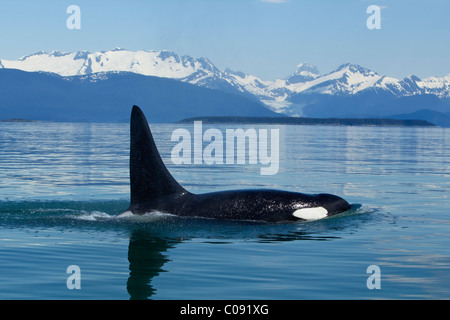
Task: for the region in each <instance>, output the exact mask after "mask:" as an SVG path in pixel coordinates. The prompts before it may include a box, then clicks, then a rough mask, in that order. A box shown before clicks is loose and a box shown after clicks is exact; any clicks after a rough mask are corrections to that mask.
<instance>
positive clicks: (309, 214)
mask: <svg viewBox="0 0 450 320" xmlns="http://www.w3.org/2000/svg"><path fill="white" fill-rule="evenodd" d="M293 215H294V217H297V218H300V219H304V220H318V219H322V218H325V217H327V215H328V211H327V209H325V208H324V207H315V208H302V209H298V210H295V211H294V213H293Z"/></svg>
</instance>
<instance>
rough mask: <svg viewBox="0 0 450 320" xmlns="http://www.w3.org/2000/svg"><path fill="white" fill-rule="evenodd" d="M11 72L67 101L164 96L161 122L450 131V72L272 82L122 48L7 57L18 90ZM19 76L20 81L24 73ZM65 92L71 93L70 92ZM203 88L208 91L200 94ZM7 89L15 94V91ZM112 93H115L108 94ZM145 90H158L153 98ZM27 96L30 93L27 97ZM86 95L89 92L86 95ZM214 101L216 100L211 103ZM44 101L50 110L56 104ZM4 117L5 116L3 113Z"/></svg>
mask: <svg viewBox="0 0 450 320" xmlns="http://www.w3.org/2000/svg"><path fill="white" fill-rule="evenodd" d="M2 69H4V70H2ZM10 69H18V70H22V71H26V73H23V74H20V77H24V78H27V77H31V78H33V77H35V76H30V73H36V72H37V73H40V76H42V77H50V78H52V79H53V82H54V81H56V80H55V79H58V80H59V81H61V85H58V88H57V89H56V88H54V90H55V92H60V91H59V90H62V91H61V96H64V90H69V89H70V90H75V89H74V88H70V86H76V87H77V90H81V88H82V89H83V90H87V91H90V92H89V94H90V95H91V97H92V102H95V103H100V104H101V100H99V99H98V97H100V96H102V95H106V96H107V95H108V94H110V95H111V96H112V98H111V99H110V100H113V102H115V104H118V103H125V102H126V101H128V100H129V101H138V100H139V101H140V102H141V103H143V104H144V105H145V103H146V102H149V100H148V99H150V100H151V102H152V103H153V100H154V99H153V98H154V95H160V97H159V98H158V99H160V101H159V102H158V103H159V105H160V106H161V108H162V110H161V111H164V112H165V113H166V114H167V116H162V115H161V116H159V118H158V120H160V121H169V120H180V119H177V117H178V116H180V117H181V116H182V115H183V116H184V115H188V114H189V116H208V115H227V116H231V115H242V116H249V115H254V116H271V115H276V114H278V115H285V116H306V117H319V118H320V117H322V118H323V117H337V118H345V117H355V118H363V117H375V118H377V117H384V118H394V119H420V120H428V121H431V122H434V123H436V124H438V125H441V126H450V74H449V75H447V76H445V77H429V78H426V79H420V78H418V77H416V76H414V75H411V76H409V77H406V78H404V79H397V78H394V77H390V76H387V75H380V74H378V73H376V72H375V71H372V70H369V69H367V68H365V67H362V66H359V65H355V64H350V63H347V64H342V65H341V66H338V67H337V68H336V70H333V71H331V72H329V73H326V74H321V73H320V72H319V70H318V68H317V67H315V66H312V65H310V64H308V63H306V62H305V63H301V64H299V65H298V66H297V68H296V69H295V71H294V72H293V73H292V74H291V75H289V76H287V77H286V78H284V79H275V80H272V81H266V80H262V79H259V78H258V77H256V76H253V75H250V74H246V73H244V72H240V71H232V70H230V69H225V70H223V71H222V70H220V69H218V68H217V67H216V66H215V65H214V64H213V63H212V62H211V61H210V60H209V59H207V58H193V57H191V56H187V55H184V56H179V55H177V54H176V53H174V52H171V51H167V50H162V51H146V50H139V51H129V50H125V49H120V48H115V49H113V50H109V51H101V52H92V53H91V52H87V51H78V52H59V51H52V52H50V53H46V52H43V51H41V52H38V53H35V54H31V55H28V56H25V57H22V58H20V59H18V60H3V59H2V60H0V82H1V83H0V84H2V83H4V84H5V85H6V86H7V87H8V86H11V84H8V80H7V79H6V78H5V76H2V72H1V71H3V72H6V70H10ZM42 73H45V74H42ZM15 76H18V77H19V75H18V74H15ZM36 77H38V76H36ZM2 78H3V81H1V80H2ZM149 79H151V80H149ZM169 80H171V81H169ZM41 81H42V79H41ZM161 81H162V82H161ZM156 83H158V85H156ZM115 85H122V86H125V87H126V88H128V89H129V90H128V91H127V90H125V89H118V88H116V87H115ZM151 85H152V86H156V87H157V88H158V90H154V89H151V88H150V87H149V86H151ZM30 86H32V84H30ZM65 86H66V87H67V88H65V89H62V87H65ZM172 86H175V87H176V88H177V89H176V92H173V91H172V90H173V89H171V88H172ZM93 88H95V90H94V89H93ZM99 88H101V89H99ZM137 88H140V90H142V91H139V90H137ZM200 88H201V89H203V90H206V91H198V90H201V89H200ZM1 90H2V91H3V93H4V94H6V95H8V92H7V88H4V89H1ZM77 90H75V91H72V92H77ZM93 90H94V91H93ZM102 90H103V91H102ZM107 90H111V91H110V92H109V93H108V92H107ZM117 90H118V91H121V92H122V93H121V97H120V98H117V97H116V98H114V96H117V94H118V93H117V92H116V91H117ZM130 90H132V91H133V95H131V93H129V92H130ZM180 90H181V91H182V92H184V93H186V92H190V91H191V90H193V91H195V93H194V94H193V96H183V95H181V96H179V94H180ZM145 91H152V92H153V96H150V95H149V94H147V93H145ZM165 91H167V92H172V94H169V96H172V97H171V99H172V100H174V99H175V100H176V97H174V96H176V95H178V97H179V99H178V100H179V101H178V102H177V103H172V104H171V105H172V107H171V109H170V108H169V109H170V110H172V111H173V112H175V110H179V111H177V112H176V114H173V113H171V112H168V109H167V108H166V110H163V109H164V107H163V105H164V101H165V100H164V99H165V95H164V94H163V93H164V92H165ZM24 94H28V93H27V92H25V91H24ZM78 94H86V93H85V92H84V91H83V92H78ZM35 95H36V97H35V99H37V98H39V93H38V92H35ZM69 95H70V96H72V97H73V98H74V99H75V100H77V99H81V98H80V97H78V96H77V95H75V96H74V94H73V93H69ZM204 95H206V96H208V98H205V96H204ZM94 96H96V97H94ZM97 96H98V97H97ZM194 96H195V99H197V100H198V101H197V103H196V106H195V107H194V106H192V104H193V101H188V100H187V99H194ZM214 96H215V98H213V97H214ZM219 96H220V99H222V100H221V101H222V102H221V101H220V99H219V98H218V97H219ZM1 97H3V98H0V103H1V104H3V105H5V103H4V102H3V101H5V100H4V98H5V96H3V94H2V96H1ZM86 97H87V96H85V98H84V100H85V101H84V102H82V101H78V102H77V103H79V104H83V103H87V102H88V100H89V99H87V98H86ZM152 97H153V98H152ZM200 97H203V98H201V99H200ZM103 98H104V97H103ZM42 99H43V98H42ZM199 99H200V100H199ZM210 99H212V100H214V102H212V101H209V100H210ZM230 99H231V100H230ZM2 100H3V101H2ZM38 100H39V99H38ZM62 101H65V100H64V99H63V100H62ZM106 101H107V100H106ZM208 101H209V102H208ZM236 101H239V103H237V102H236ZM42 103H43V104H44V105H45V103H48V102H45V101H42ZM230 103H235V105H234V106H233V105H231V104H230ZM236 103H237V104H236ZM1 104H0V108H2V105H1ZM129 104H130V103H128V104H127V105H129ZM7 105H8V106H10V107H9V108H10V109H11V108H13V109H14V104H13V103H12V102H11V101H10V103H9V104H7ZM105 108H106V107H105ZM117 108H119V107H117ZM177 108H179V109H177ZM156 109H157V108H156V107H155V108H154V111H155V112H154V113H155V116H157V115H158V114H159V113H158V112H156V111H157V110H156ZM191 109H192V110H191ZM189 110H191V111H192V112H189ZM180 111H181V112H180ZM164 112H163V113H164ZM236 112H237V113H239V112H242V114H236ZM9 115H12V114H9ZM0 116H2V117H4V116H5V115H2V114H1V113H0ZM178 118H179V117H178Z"/></svg>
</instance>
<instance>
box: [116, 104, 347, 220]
mask: <svg viewBox="0 0 450 320" xmlns="http://www.w3.org/2000/svg"><path fill="white" fill-rule="evenodd" d="M130 132H131V137H130V186H131V201H130V207H129V208H128V210H127V211H126V212H124V213H122V214H120V215H119V217H123V216H128V215H130V214H138V215H141V214H145V213H150V212H164V213H170V214H174V215H179V216H190V217H206V218H215V219H227V220H257V221H267V222H277V221H293V220H316V219H321V218H325V217H329V216H332V215H336V214H338V213H342V212H345V211H347V210H349V209H350V204H349V203H348V202H347V201H345V200H344V199H342V198H340V197H338V196H335V195H331V194H302V193H296V192H288V191H280V190H265V189H261V190H230V191H221V192H212V193H204V194H194V193H191V192H189V191H187V190H186V189H184V188H183V187H182V186H181V185H180V184H179V183H178V182H177V181H176V180H175V179H174V177H173V176H172V175H171V174H170V172H169V171H168V170H167V168H166V166H165V165H164V163H163V161H162V159H161V156H160V154H159V152H158V150H157V148H156V145H155V142H154V140H153V137H152V134H151V131H150V127H149V125H148V123H147V120H146V118H145V116H144V114H143V112H142V110H141V109H140V108H139V107H137V106H134V107H133V111H132V113H131V124H130Z"/></svg>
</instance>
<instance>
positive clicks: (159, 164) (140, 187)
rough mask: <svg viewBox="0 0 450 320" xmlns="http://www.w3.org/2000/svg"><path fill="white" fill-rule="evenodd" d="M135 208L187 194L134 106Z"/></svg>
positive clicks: (132, 166) (132, 168) (132, 183)
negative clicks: (172, 173) (168, 166)
mask: <svg viewBox="0 0 450 320" xmlns="http://www.w3.org/2000/svg"><path fill="white" fill-rule="evenodd" d="M130 133H131V135H130V188H131V206H133V205H138V204H140V203H145V202H149V201H152V200H155V199H158V198H161V197H164V196H167V195H170V194H174V193H182V192H186V190H185V189H184V188H183V187H182V186H181V185H180V184H178V182H177V181H176V180H175V179H174V177H173V176H172V175H171V174H170V172H169V171H168V170H167V168H166V166H165V165H164V162H163V161H162V159H161V156H160V155H159V152H158V149H157V148H156V144H155V141H154V140H153V136H152V133H151V131H150V127H149V125H148V122H147V120H146V118H145V115H144V113H143V112H142V110H141V109H140V108H139V107H138V106H133V111H132V112H131V123H130Z"/></svg>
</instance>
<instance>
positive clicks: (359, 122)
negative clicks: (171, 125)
mask: <svg viewBox="0 0 450 320" xmlns="http://www.w3.org/2000/svg"><path fill="white" fill-rule="evenodd" d="M193 121H202V122H203V123H233V124H236V123H240V124H267V125H273V124H286V125H339V126H380V127H386V126H401V127H437V126H436V125H435V124H434V123H431V122H429V121H425V120H397V119H381V118H380V119H378V118H368V119H364V118H361V119H360V118H303V117H298V118H295V117H279V118H278V117H273V118H272V117H194V118H187V119H183V120H180V121H178V122H177V123H190V122H193Z"/></svg>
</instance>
